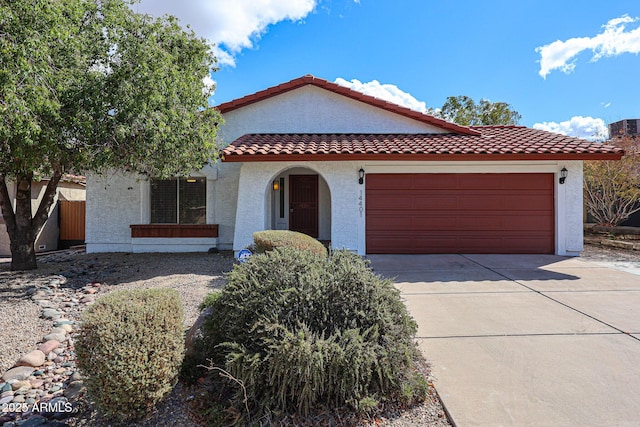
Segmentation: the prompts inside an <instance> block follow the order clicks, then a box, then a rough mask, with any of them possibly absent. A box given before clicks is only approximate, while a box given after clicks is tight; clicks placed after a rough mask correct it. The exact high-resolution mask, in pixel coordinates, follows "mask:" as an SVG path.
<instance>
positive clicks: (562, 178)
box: [558, 167, 569, 184]
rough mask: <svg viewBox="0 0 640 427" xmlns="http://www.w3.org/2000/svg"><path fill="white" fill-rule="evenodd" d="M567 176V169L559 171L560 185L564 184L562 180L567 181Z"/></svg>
mask: <svg viewBox="0 0 640 427" xmlns="http://www.w3.org/2000/svg"><path fill="white" fill-rule="evenodd" d="M567 175H569V171H568V170H567V168H564V167H563V168H562V169H560V179H559V180H558V182H560V184H564V180H565V179H567Z"/></svg>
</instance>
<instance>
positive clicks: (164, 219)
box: [151, 178, 207, 224]
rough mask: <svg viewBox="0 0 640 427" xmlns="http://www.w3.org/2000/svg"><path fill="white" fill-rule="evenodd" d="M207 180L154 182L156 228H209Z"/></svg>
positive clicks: (153, 208)
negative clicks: (178, 225)
mask: <svg viewBox="0 0 640 427" xmlns="http://www.w3.org/2000/svg"><path fill="white" fill-rule="evenodd" d="M206 206H207V181H206V179H205V178H188V179H167V180H159V179H154V180H152V181H151V223H152V224H206V219H207V218H206V211H207V209H206Z"/></svg>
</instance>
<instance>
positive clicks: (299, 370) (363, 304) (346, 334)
mask: <svg viewBox="0 0 640 427" xmlns="http://www.w3.org/2000/svg"><path fill="white" fill-rule="evenodd" d="M210 306H211V307H212V313H213V314H212V316H211V317H210V318H209V319H208V320H207V321H206V323H205V328H204V340H205V344H206V346H207V348H208V349H209V354H208V357H209V358H211V359H212V360H213V361H214V364H215V365H216V366H218V367H221V368H224V369H225V370H226V371H227V372H229V373H230V374H231V375H232V376H233V377H234V378H235V379H237V380H239V381H241V382H242V384H243V386H244V390H242V389H241V388H240V387H236V388H235V394H233V396H232V397H231V402H232V406H233V408H234V410H235V411H237V412H239V413H243V416H244V417H245V418H244V421H247V422H250V421H251V419H254V420H255V419H256V417H260V416H263V415H264V414H267V413H274V412H288V413H291V412H298V413H300V414H303V415H306V414H309V413H310V412H313V411H315V410H319V409H322V408H327V407H344V406H348V407H351V408H352V409H355V410H371V409H374V410H375V409H376V407H377V405H378V403H379V402H380V401H390V400H391V401H396V402H398V401H400V402H402V403H410V402H411V401H415V400H420V399H421V398H423V397H424V396H425V395H426V393H427V392H428V385H427V383H426V380H425V379H424V378H423V377H422V376H421V375H419V374H418V373H417V372H416V371H415V369H414V360H415V358H416V357H417V354H418V353H417V349H416V345H415V341H414V338H415V333H416V323H415V322H414V320H413V319H412V318H411V317H410V315H409V313H408V311H407V309H406V307H405V305H404V304H403V302H402V301H401V299H400V294H399V291H398V290H397V289H395V287H394V286H393V284H392V283H391V281H389V280H385V279H382V278H380V277H379V276H377V275H375V274H374V273H373V272H372V271H371V269H369V268H368V267H367V265H366V263H365V262H364V261H362V260H361V259H360V257H358V256H357V255H354V254H352V253H350V252H347V251H337V252H333V253H331V255H330V256H329V257H328V258H321V257H318V256H316V255H314V254H312V253H311V252H309V251H299V250H295V249H290V248H280V249H274V250H273V251H270V252H267V253H265V254H262V255H257V256H254V257H252V258H251V259H250V260H249V261H248V262H246V263H244V264H242V265H236V266H235V267H234V269H233V271H232V272H231V273H230V274H229V275H228V284H227V286H226V287H225V288H224V289H223V291H222V292H221V294H220V296H219V297H218V298H217V299H215V301H214V302H213V303H212V304H211V305H210ZM216 375H217V374H216ZM229 387H234V385H233V383H231V382H230V383H229ZM245 392H246V395H247V402H248V403H247V405H245V402H244V394H245ZM247 409H249V411H250V412H251V414H247Z"/></svg>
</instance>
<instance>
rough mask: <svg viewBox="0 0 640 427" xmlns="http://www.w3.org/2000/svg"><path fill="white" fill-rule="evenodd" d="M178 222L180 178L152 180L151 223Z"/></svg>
mask: <svg viewBox="0 0 640 427" xmlns="http://www.w3.org/2000/svg"><path fill="white" fill-rule="evenodd" d="M177 222H178V180H177V179H167V180H156V179H154V180H152V181H151V223H152V224H176V223H177Z"/></svg>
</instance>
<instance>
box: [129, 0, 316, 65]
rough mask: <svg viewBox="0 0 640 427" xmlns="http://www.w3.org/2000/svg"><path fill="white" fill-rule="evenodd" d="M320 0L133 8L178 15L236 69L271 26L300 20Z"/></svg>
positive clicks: (149, 0)
mask: <svg viewBox="0 0 640 427" xmlns="http://www.w3.org/2000/svg"><path fill="white" fill-rule="evenodd" d="M316 2H317V1H316V0H233V1H229V0H186V1H175V0H142V1H141V2H140V3H139V4H136V5H134V6H132V7H133V8H134V9H135V10H136V11H138V12H141V13H148V14H150V15H154V16H162V15H165V14H170V15H174V16H177V17H178V18H179V19H180V21H181V23H182V24H183V25H186V24H188V25H190V26H191V28H192V29H193V30H194V31H195V32H196V34H198V35H199V36H202V37H205V38H207V39H208V40H209V41H211V42H212V43H215V44H216V45H217V46H216V49H215V52H216V56H217V57H218V63H219V64H220V65H230V66H235V56H236V55H237V54H238V53H240V51H241V50H242V49H247V48H252V47H254V45H255V43H256V42H257V41H258V40H259V39H260V37H261V36H262V35H263V34H264V33H266V32H267V27H268V26H269V25H271V24H275V23H278V22H280V21H286V20H290V21H300V20H302V19H304V18H305V17H306V16H307V15H308V14H309V13H311V12H312V11H313V10H314V8H315V6H316Z"/></svg>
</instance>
